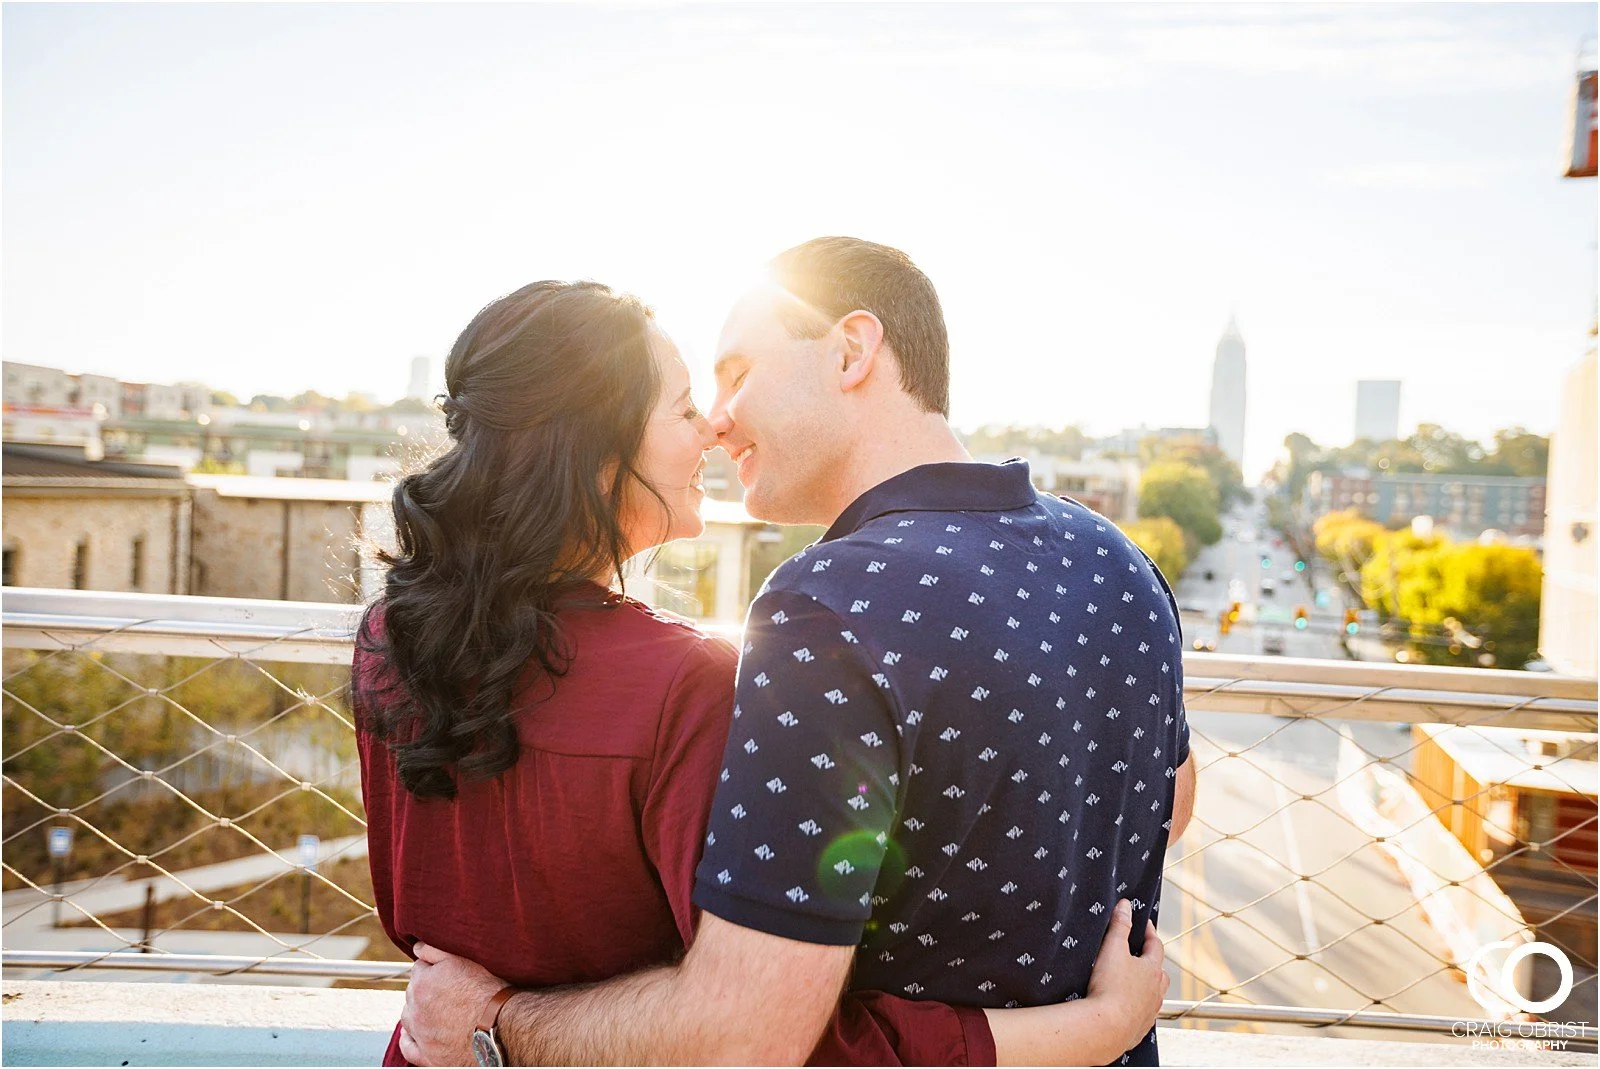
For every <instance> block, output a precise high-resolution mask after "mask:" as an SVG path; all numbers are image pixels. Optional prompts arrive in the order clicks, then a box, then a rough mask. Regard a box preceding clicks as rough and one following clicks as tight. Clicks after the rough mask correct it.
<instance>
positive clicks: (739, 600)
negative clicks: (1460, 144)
mask: <svg viewBox="0 0 1600 1069" xmlns="http://www.w3.org/2000/svg"><path fill="white" fill-rule="evenodd" d="M4 466H5V475H4V493H5V531H4V582H5V585H6V586H36V587H51V588H57V589H68V590H70V589H79V590H113V591H124V592H143V593H148V594H193V595H197V596H202V597H223V598H260V599H265V600H270V601H320V602H334V603H342V604H355V603H360V602H365V601H370V600H371V599H373V598H375V597H377V596H378V595H379V594H380V593H381V592H382V589H383V569H382V567H381V565H380V564H379V563H378V561H377V557H376V549H377V548H378V547H392V546H393V544H394V520H393V514H392V512H391V504H390V503H391V499H392V496H393V487H392V486H390V485H388V484H385V483H381V482H372V481H366V482H361V481H353V480H347V479H297V478H280V477H271V478H261V477H254V476H248V475H199V474H191V475H188V476H187V477H185V476H183V475H182V474H181V473H180V472H179V471H178V470H177V469H175V468H170V467H160V466H155V465H147V464H135V463H125V462H117V461H99V462H95V461H88V460H85V459H84V458H83V455H82V450H73V449H69V448H59V447H58V448H53V449H52V448H45V447H28V446H20V445H8V446H6V447H5V458H4ZM702 509H703V515H704V517H705V520H706V530H705V533H704V534H703V535H701V537H699V538H696V539H693V540H688V541H680V542H673V543H671V544H669V545H667V546H664V547H662V548H661V550H660V551H659V552H658V553H650V554H641V555H640V556H638V557H636V558H635V559H634V560H632V561H630V562H629V566H628V592H629V593H630V594H631V595H633V596H634V597H636V598H639V599H640V600H642V601H644V602H646V603H647V604H651V605H656V606H659V607H661V608H663V609H667V610H669V611H671V612H675V613H677V614H679V615H681V616H688V617H692V618H695V619H699V620H705V621H715V622H718V623H726V624H737V623H739V622H740V620H742V619H743V617H744V612H745V609H746V608H747V607H748V606H749V603H750V599H751V597H752V594H753V589H752V584H751V582H750V558H751V553H752V551H753V549H754V547H755V543H756V542H757V541H761V540H764V539H766V538H770V537H773V536H774V534H775V531H776V529H775V528H772V527H770V525H768V524H764V523H762V522H761V521H759V520H755V519H752V518H751V517H750V516H749V514H747V513H746V512H745V511H744V508H743V506H741V505H739V504H738V503H736V502H727V501H716V500H710V499H708V500H707V501H705V502H704V504H703V505H702Z"/></svg>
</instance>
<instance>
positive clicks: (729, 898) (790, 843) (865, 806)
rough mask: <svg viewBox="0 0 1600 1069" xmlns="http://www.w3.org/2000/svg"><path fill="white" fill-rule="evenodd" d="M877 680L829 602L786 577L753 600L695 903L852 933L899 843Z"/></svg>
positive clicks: (884, 702)
mask: <svg viewBox="0 0 1600 1069" xmlns="http://www.w3.org/2000/svg"><path fill="white" fill-rule="evenodd" d="M886 686H887V680H886V679H885V678H884V677H883V676H882V675H881V674H879V673H878V672H876V671H875V666H874V665H873V664H872V662H871V661H870V660H869V659H868V657H867V655H866V654H865V652H864V651H863V650H862V647H861V645H860V644H859V643H858V642H857V640H856V637H855V635H854V634H852V633H851V631H850V627H849V625H848V624H847V623H846V622H845V621H843V620H841V619H840V618H839V617H838V616H836V615H835V614H834V613H833V611H832V610H830V609H829V608H828V607H827V606H825V605H822V604H821V603H819V602H817V601H816V600H814V599H813V598H811V597H810V596H809V595H806V594H801V593H797V592H794V591H792V590H785V589H773V590H768V591H767V593H765V594H763V595H762V596H761V597H760V598H758V599H757V600H756V602H755V603H754V604H753V605H752V606H751V607H750V616H749V619H748V622H747V624H746V627H745V647H744V652H743V656H742V657H741V659H740V662H739V674H738V684H737V687H736V690H735V695H734V709H733V728H732V730H731V732H730V733H729V736H728V746H727V750H726V751H725V753H724V755H723V768H722V771H721V773H720V783H719V784H718V787H717V793H716V799H715V801H714V802H713V803H712V806H711V821H710V827H709V830H708V832H707V835H706V851H705V856H704V858H703V859H702V861H701V863H700V867H699V869H698V870H697V871H696V873H695V895H694V901H695V904H696V905H698V906H699V907H700V908H701V909H704V910H706V911H708V912H710V913H714V914H716V915H717V916H719V917H721V918H723V919H724V920H727V921H730V922H732V923H734V924H738V925H740V926H742V927H745V928H753V929H756V930H758V931H763V932H768V933H770V934H772V935H777V936H782V937H783V938H786V939H795V940H799V941H801V942H807V943H822V944H828V945H833V946H851V945H854V944H856V943H858V942H860V940H861V934H862V931H863V930H864V927H865V925H866V922H867V919H868V918H869V917H870V915H871V913H872V894H873V888H874V887H875V886H876V885H877V883H878V876H879V872H880V869H881V868H883V867H884V865H885V858H886V856H887V857H889V858H890V860H889V865H890V867H895V866H896V865H897V864H898V863H897V862H896V860H895V858H897V857H898V856H899V855H898V851H891V847H890V839H889V832H890V829H891V828H893V827H894V820H895V813H896V809H897V805H898V793H899V787H900V782H901V772H900V746H899V735H898V733H897V732H896V730H895V726H896V721H897V717H896V716H895V715H894V712H893V710H892V698H891V697H890V695H889V694H888V692H887V690H886V689H885V688H886ZM887 875H890V876H892V875H893V874H887Z"/></svg>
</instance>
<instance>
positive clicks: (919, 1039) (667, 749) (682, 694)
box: [641, 640, 995, 1065]
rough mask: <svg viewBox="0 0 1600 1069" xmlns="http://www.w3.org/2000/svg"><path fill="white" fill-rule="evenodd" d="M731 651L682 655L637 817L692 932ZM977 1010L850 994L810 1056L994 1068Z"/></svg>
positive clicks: (688, 934)
mask: <svg viewBox="0 0 1600 1069" xmlns="http://www.w3.org/2000/svg"><path fill="white" fill-rule="evenodd" d="M734 664H735V655H734V653H733V651H732V650H731V649H729V648H728V647H727V646H725V645H723V644H722V643H720V642H716V641H714V640H708V641H706V642H705V643H703V644H702V645H701V646H700V647H698V648H696V649H695V650H693V651H691V652H690V653H689V654H688V656H686V657H685V658H684V661H683V664H682V665H681V666H680V668H679V670H678V673H677V677H676V678H675V679H674V681H673V684H672V688H671V690H670V692H669V693H668V695H667V698H666V704H665V706H664V708H663V709H662V715H661V725H660V728H659V729H658V736H657V739H656V750H655V753H656V757H655V762H654V764H653V767H652V769H651V775H650V785H649V788H648V793H647V796H646V800H645V803H644V807H643V813H642V816H641V830H642V833H643V838H644V846H645V851H646V854H647V855H648V857H649V858H650V861H651V864H653V865H654V866H655V868H656V872H657V873H658V875H659V876H660V878H661V886H662V888H663V889H664V890H665V892H666V896H667V900H668V902H669V903H670V905H671V908H672V914H673V917H674V918H675V919H676V920H677V923H678V931H679V933H680V934H681V935H682V936H683V941H684V945H685V946H687V945H688V944H689V943H690V942H691V941H692V940H693V938H694V924H695V910H694V907H693V905H692V903H691V895H692V892H693V888H694V871H695V866H696V865H697V864H698V863H699V861H700V855H701V850H702V847H703V845H704V843H705V836H706V821H707V816H708V813H709V811H710V808H711V801H712V796H713V793H714V792H715V790H716V788H717V784H718V779H719V772H720V769H721V767H722V756H723V747H724V745H725V743H726V740H727V737H728V724H729V719H730V714H731V709H732V705H733V687H734ZM994 1060H995V1056H994V1037H993V1035H992V1034H991V1033H990V1031H989V1024H988V1019H987V1018H986V1017H984V1015H983V1011H982V1010H979V1009H972V1008H969V1007H956V1006H947V1005H945V1004H944V1003H941V1002H913V1001H911V1000H909V999H902V998H897V997H895V996H893V995H887V994H882V993H880V992H876V991H861V992H847V993H846V994H845V996H844V999H843V1001H842V1002H841V1003H840V1006H839V1008H838V1010H837V1011H836V1012H835V1013H834V1016H833V1019H832V1020H831V1021H829V1022H828V1030H827V1032H826V1033H825V1034H824V1035H823V1037H822V1040H821V1041H820V1042H819V1043H818V1044H817V1048H816V1050H815V1051H814V1052H813V1053H812V1056H811V1064H813V1065H993V1064H994Z"/></svg>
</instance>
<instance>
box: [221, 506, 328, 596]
mask: <svg viewBox="0 0 1600 1069" xmlns="http://www.w3.org/2000/svg"><path fill="white" fill-rule="evenodd" d="M194 508H195V518H194V544H193V559H194V581H193V583H192V584H191V586H192V589H191V593H194V594H199V595H203V596H209V597H220V598H268V599H288V600H290V601H329V602H347V603H349V602H354V601H356V597H357V595H356V586H355V583H356V577H357V573H358V571H359V567H360V562H359V561H358V559H357V556H356V550H355V544H354V542H355V538H356V534H357V530H358V520H357V517H358V515H359V510H360V505H358V504H348V503H345V502H334V501H280V500H269V499H261V498H242V497H223V496H221V495H219V494H218V493H217V492H216V491H214V490H196V491H195V505H194ZM285 558H287V562H288V576H287V581H285V574H284V573H285Z"/></svg>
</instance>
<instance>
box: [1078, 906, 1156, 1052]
mask: <svg viewBox="0 0 1600 1069" xmlns="http://www.w3.org/2000/svg"><path fill="white" fill-rule="evenodd" d="M1132 930H1133V905H1132V904H1131V903H1130V902H1128V900H1127V899H1123V900H1121V901H1119V902H1118V903H1117V905H1116V908H1115V909H1113V910H1112V911H1111V924H1110V926H1109V927H1108V928H1107V929H1106V937H1105V939H1104V940H1103V941H1102V942H1101V944H1100V954H1099V955H1098V956H1097V957H1096V958H1095V959H1094V972H1093V973H1091V974H1090V976H1089V994H1088V997H1086V998H1085V999H1083V1002H1084V1003H1085V1004H1087V1005H1089V1006H1091V1007H1092V1008H1093V1009H1094V1010H1095V1012H1096V1014H1097V1015H1098V1016H1099V1017H1100V1018H1101V1020H1102V1021H1103V1022H1104V1025H1103V1027H1104V1028H1105V1029H1106V1033H1107V1039H1108V1041H1109V1042H1110V1044H1111V1046H1113V1047H1115V1048H1116V1052H1115V1053H1114V1054H1113V1055H1112V1057H1113V1058H1114V1057H1116V1056H1117V1055H1120V1054H1121V1053H1122V1052H1123V1051H1125V1050H1129V1049H1130V1048H1132V1047H1134V1046H1135V1045H1137V1044H1138V1042H1139V1041H1140V1040H1141V1039H1143V1038H1144V1037H1145V1034H1146V1033H1148V1032H1149V1031H1150V1026H1151V1025H1153V1024H1155V1023H1156V1014H1158V1013H1160V1012H1161V1000H1162V998H1163V997H1164V996H1165V995H1166V993H1167V987H1168V985H1169V984H1171V982H1172V979H1171V977H1169V976H1168V975H1167V972H1166V970H1165V969H1164V968H1163V967H1162V966H1163V964H1164V963H1165V961H1166V952H1165V951H1164V950H1163V949H1162V946H1161V937H1160V936H1158V935H1156V926H1155V925H1153V924H1150V923H1149V922H1146V923H1145V929H1144V947H1143V948H1142V949H1141V951H1140V953H1139V956H1138V957H1135V956H1134V955H1132V954H1130V953H1129V952H1128V936H1129V933H1130V932H1132ZM1106 1060H1107V1061H1110V1060H1111V1059H1110V1058H1108V1059H1106Z"/></svg>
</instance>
